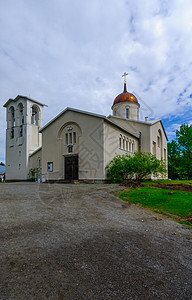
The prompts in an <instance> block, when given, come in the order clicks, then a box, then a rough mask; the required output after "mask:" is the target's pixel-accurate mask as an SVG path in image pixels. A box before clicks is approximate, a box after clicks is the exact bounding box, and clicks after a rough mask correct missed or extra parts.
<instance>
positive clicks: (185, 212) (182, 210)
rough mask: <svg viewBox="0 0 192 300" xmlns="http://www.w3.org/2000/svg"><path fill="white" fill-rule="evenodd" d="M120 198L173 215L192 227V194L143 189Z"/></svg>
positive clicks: (150, 188) (149, 188)
mask: <svg viewBox="0 0 192 300" xmlns="http://www.w3.org/2000/svg"><path fill="white" fill-rule="evenodd" d="M177 182H178V181H177ZM119 197H120V198H121V199H122V200H124V201H128V202H131V203H134V204H140V205H141V206H144V207H148V208H150V209H153V210H155V211H157V212H161V213H164V214H172V215H174V216H175V219H176V220H179V222H181V223H184V224H188V225H190V226H192V192H184V191H172V190H163V189H159V188H154V187H142V188H137V189H131V190H129V191H124V192H121V193H120V194H119ZM174 216H173V217H174ZM177 216H178V217H179V218H177Z"/></svg>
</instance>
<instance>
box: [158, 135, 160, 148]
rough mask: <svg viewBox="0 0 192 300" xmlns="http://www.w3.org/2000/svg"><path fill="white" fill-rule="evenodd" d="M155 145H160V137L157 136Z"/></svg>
mask: <svg viewBox="0 0 192 300" xmlns="http://www.w3.org/2000/svg"><path fill="white" fill-rule="evenodd" d="M157 146H158V147H160V137H159V136H158V137H157Z"/></svg>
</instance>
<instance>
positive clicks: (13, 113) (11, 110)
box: [9, 106, 15, 139]
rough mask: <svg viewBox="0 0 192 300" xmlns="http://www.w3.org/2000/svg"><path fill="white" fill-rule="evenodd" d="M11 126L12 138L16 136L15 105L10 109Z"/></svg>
mask: <svg viewBox="0 0 192 300" xmlns="http://www.w3.org/2000/svg"><path fill="white" fill-rule="evenodd" d="M9 126H10V128H11V131H10V138H11V139H13V138H14V127H15V109H14V107H13V106H11V107H10V109H9Z"/></svg>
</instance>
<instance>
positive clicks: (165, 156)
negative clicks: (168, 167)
mask: <svg viewBox="0 0 192 300" xmlns="http://www.w3.org/2000/svg"><path fill="white" fill-rule="evenodd" d="M166 159H167V155H166V149H164V160H165V161H166Z"/></svg>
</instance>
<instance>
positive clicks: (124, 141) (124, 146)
mask: <svg viewBox="0 0 192 300" xmlns="http://www.w3.org/2000/svg"><path fill="white" fill-rule="evenodd" d="M123 150H125V140H124V139H123Z"/></svg>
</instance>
